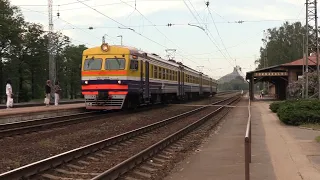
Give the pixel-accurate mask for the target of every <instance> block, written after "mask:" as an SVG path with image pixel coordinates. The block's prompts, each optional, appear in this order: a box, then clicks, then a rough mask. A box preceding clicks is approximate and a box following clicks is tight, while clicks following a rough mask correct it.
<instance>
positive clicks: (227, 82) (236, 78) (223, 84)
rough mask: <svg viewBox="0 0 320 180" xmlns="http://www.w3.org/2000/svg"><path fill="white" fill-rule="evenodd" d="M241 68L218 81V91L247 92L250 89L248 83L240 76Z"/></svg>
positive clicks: (236, 68) (235, 69)
mask: <svg viewBox="0 0 320 180" xmlns="http://www.w3.org/2000/svg"><path fill="white" fill-rule="evenodd" d="M240 72H241V68H240V67H239V66H237V67H235V68H233V71H232V72H231V73H229V74H227V75H225V76H223V77H221V78H220V79H218V84H219V85H218V90H219V91H225V90H247V89H249V85H248V82H247V81H246V80H245V79H244V78H243V76H241V74H240Z"/></svg>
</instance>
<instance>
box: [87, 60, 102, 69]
mask: <svg viewBox="0 0 320 180" xmlns="http://www.w3.org/2000/svg"><path fill="white" fill-rule="evenodd" d="M101 67H102V59H94V58H90V59H86V60H85V61H84V65H83V70H85V71H88V70H101Z"/></svg>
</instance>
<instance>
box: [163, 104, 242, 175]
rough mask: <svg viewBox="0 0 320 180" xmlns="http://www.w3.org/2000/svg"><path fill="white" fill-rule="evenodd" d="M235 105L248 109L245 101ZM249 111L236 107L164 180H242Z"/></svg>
mask: <svg viewBox="0 0 320 180" xmlns="http://www.w3.org/2000/svg"><path fill="white" fill-rule="evenodd" d="M237 105H239V106H246V105H248V98H244V99H243V100H241V101H240V102H239V103H238V104H237ZM247 118H248V110H247V108H245V107H236V108H234V109H233V110H231V111H230V113H229V114H228V115H227V116H226V117H225V118H224V120H223V122H222V127H221V129H220V130H219V131H218V132H213V133H212V134H211V135H210V136H209V137H208V139H206V140H205V141H204V143H203V144H202V145H201V147H200V148H199V150H200V151H199V152H194V153H193V154H192V155H191V156H189V157H187V158H186V159H185V160H184V161H182V162H181V163H179V164H178V165H177V167H176V168H175V170H174V171H173V172H172V174H170V175H168V176H167V177H166V178H164V179H165V180H199V179H201V180H242V179H244V134H245V129H246V124H247Z"/></svg>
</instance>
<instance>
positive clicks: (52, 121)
mask: <svg viewBox="0 0 320 180" xmlns="http://www.w3.org/2000/svg"><path fill="white" fill-rule="evenodd" d="M232 93H234V92H221V93H218V94H217V96H223V95H228V94H232ZM163 106H164V105H163V104H155V105H153V106H147V107H145V106H141V107H140V108H138V109H137V110H135V111H134V113H138V112H140V111H145V110H148V109H152V108H155V107H156V108H159V107H163ZM126 112H127V113H132V111H126ZM122 113H123V111H118V112H113V113H112V114H111V113H110V112H84V113H78V114H72V115H66V116H56V117H50V118H42V119H35V120H29V121H22V122H14V123H7V124H0V139H1V138H5V137H12V136H15V135H23V134H27V133H32V132H36V131H41V130H46V129H49V128H55V127H61V126H65V125H70V124H75V123H81V122H85V121H92V120H98V119H100V118H103V117H105V115H106V114H109V115H112V116H117V115H120V114H122Z"/></svg>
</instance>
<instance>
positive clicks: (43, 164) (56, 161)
mask: <svg viewBox="0 0 320 180" xmlns="http://www.w3.org/2000/svg"><path fill="white" fill-rule="evenodd" d="M237 96H238V95H237ZM234 97H235V96H233V97H229V98H226V99H223V100H220V101H218V102H215V103H213V104H218V103H222V102H226V101H228V100H230V99H232V98H234ZM206 108H208V107H200V108H197V109H194V110H191V111H188V112H185V113H182V114H180V115H176V116H173V117H170V118H167V119H165V120H162V121H160V122H156V123H153V124H150V125H147V126H144V127H141V128H138V129H135V130H132V131H129V132H125V133H122V134H119V135H116V136H113V137H110V138H108V139H104V140H101V141H98V142H95V143H92V144H89V145H86V146H82V147H79V148H76V149H73V150H70V151H67V152H64V153H61V154H58V155H55V156H52V157H49V158H46V159H43V160H40V161H37V162H34V163H31V164H28V165H25V166H22V167H19V168H16V169H13V170H11V171H8V172H5V173H2V174H0V179H19V178H27V177H30V176H32V175H35V174H38V173H40V172H43V171H45V170H48V169H50V168H53V167H56V166H59V165H61V164H63V163H65V162H69V161H71V160H73V159H76V158H79V157H81V156H83V155H87V154H90V153H93V152H96V151H98V150H100V149H103V148H106V147H109V146H111V145H114V144H117V143H120V142H122V141H125V140H128V139H131V138H133V137H136V136H138V135H140V134H144V133H147V132H150V131H152V130H154V129H157V128H159V127H162V126H164V125H167V124H170V123H171V122H174V121H175V120H177V119H181V118H183V117H187V116H189V115H191V114H193V113H196V112H199V111H201V110H203V109H206Z"/></svg>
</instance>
